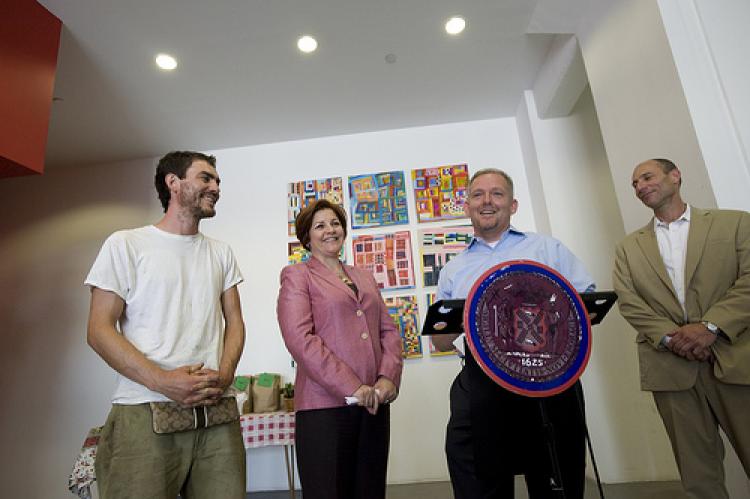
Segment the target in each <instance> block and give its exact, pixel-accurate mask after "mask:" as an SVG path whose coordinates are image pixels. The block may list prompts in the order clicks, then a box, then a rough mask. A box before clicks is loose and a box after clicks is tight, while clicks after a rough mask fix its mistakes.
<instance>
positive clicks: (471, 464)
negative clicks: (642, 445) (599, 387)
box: [433, 169, 594, 499]
mask: <svg viewBox="0 0 750 499" xmlns="http://www.w3.org/2000/svg"><path fill="white" fill-rule="evenodd" d="M517 209H518V201H517V200H516V199H514V197H513V180H512V179H511V178H510V176H509V175H508V174H507V173H505V172H503V171H502V170H497V169H484V170H480V171H478V172H476V173H475V174H474V175H473V176H472V178H471V180H470V182H469V189H468V198H467V201H466V204H465V205H464V211H465V212H466V215H467V216H469V217H470V218H471V223H472V225H473V226H474V239H473V241H472V242H471V244H469V246H468V248H466V250H465V251H463V252H462V253H460V254H459V255H457V256H456V257H454V258H453V259H452V260H451V261H450V262H448V264H447V265H446V266H445V267H444V268H443V269H442V271H441V272H440V278H439V281H438V292H437V299H438V300H444V299H464V298H466V297H467V295H468V293H469V291H470V290H471V288H472V286H473V285H474V283H475V282H476V281H477V279H478V278H479V277H480V276H481V275H482V274H483V273H484V272H485V271H486V270H488V269H489V268H491V267H493V266H495V265H497V264H498V263H501V262H505V261H508V260H517V259H524V260H533V261H536V262H539V263H543V264H545V265H547V266H549V267H552V268H553V269H555V270H556V271H557V272H559V273H560V274H562V275H563V276H564V277H565V278H566V279H567V280H568V281H570V283H571V284H572V285H573V287H575V289H576V290H577V291H578V292H583V291H592V290H593V289H594V281H593V279H592V278H591V276H590V275H589V274H588V272H587V271H586V269H585V268H584V266H583V264H582V263H581V261H580V260H578V258H576V257H575V255H573V253H571V252H570V250H568V249H567V248H566V247H565V246H564V245H563V244H562V243H560V241H557V240H556V239H554V238H552V237H549V236H545V235H542V234H535V233H532V232H522V231H519V230H517V229H515V228H513V227H511V225H510V217H511V215H513V214H515V213H516V210H517ZM462 336H463V335H462ZM433 341H434V343H435V345H436V346H437V348H438V349H440V350H444V351H446V350H451V349H453V348H456V349H457V350H458V351H459V353H461V354H463V353H464V350H465V348H464V340H463V338H462V337H459V336H458V335H436V336H433ZM465 354H466V357H465V362H464V367H463V369H462V370H461V372H460V373H459V374H458V376H456V379H455V381H454V382H453V385H452V387H451V392H450V406H451V417H450V421H449V422H448V428H447V435H446V443H445V449H446V454H447V457H448V470H449V472H450V476H451V483H452V485H453V492H454V496H455V498H456V499H479V498H483V499H495V498H513V494H514V491H513V481H514V475H517V474H523V475H525V478H526V487H527V489H528V492H529V497H530V499H541V498H550V497H558V496H556V495H555V494H556V492H555V491H554V490H553V487H554V485H553V484H552V481H551V478H552V477H553V471H552V459H551V457H550V454H551V453H550V451H549V447H550V440H549V439H548V438H547V433H546V432H545V430H544V427H543V425H542V419H541V408H540V405H541V404H540V400H541V401H543V402H542V404H544V411H545V412H546V414H547V418H548V420H549V422H551V423H552V429H553V430H552V431H553V434H552V437H551V440H552V443H553V447H554V453H555V454H556V456H557V462H558V463H559V466H560V478H561V480H562V484H561V485H562V487H563V488H564V493H565V497H566V499H577V498H582V497H583V490H584V470H585V466H586V458H585V441H584V436H585V426H584V415H583V414H584V413H583V392H582V390H581V385H580V382H576V383H575V384H574V385H572V386H571V387H570V388H568V389H567V390H565V391H563V392H562V393H560V394H557V395H553V396H551V397H544V398H541V399H539V398H529V397H523V396H521V395H516V394H514V393H512V392H509V391H507V390H505V389H504V388H502V387H500V386H499V385H497V384H495V383H494V382H493V381H492V380H491V379H490V378H489V377H487V376H486V375H485V374H484V372H483V371H482V370H481V369H480V368H479V366H478V365H477V364H476V361H474V359H473V358H472V356H471V352H469V351H466V352H465ZM556 485H560V484H556Z"/></svg>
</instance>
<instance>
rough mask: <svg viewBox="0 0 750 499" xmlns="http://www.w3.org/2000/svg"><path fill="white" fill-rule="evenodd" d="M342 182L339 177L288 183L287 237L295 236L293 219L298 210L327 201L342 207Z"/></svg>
mask: <svg viewBox="0 0 750 499" xmlns="http://www.w3.org/2000/svg"><path fill="white" fill-rule="evenodd" d="M342 185H343V180H342V178H341V177H331V178H321V179H317V180H303V181H301V182H290V183H289V187H288V188H287V222H288V224H289V235H290V236H293V235H295V231H294V219H295V218H297V215H299V212H300V210H302V208H305V207H307V206H310V204H311V203H312V202H313V201H315V200H317V199H327V200H328V201H330V202H331V203H333V204H337V205H339V206H341V207H342V208H343V207H344V193H343V191H342V190H341V187H342Z"/></svg>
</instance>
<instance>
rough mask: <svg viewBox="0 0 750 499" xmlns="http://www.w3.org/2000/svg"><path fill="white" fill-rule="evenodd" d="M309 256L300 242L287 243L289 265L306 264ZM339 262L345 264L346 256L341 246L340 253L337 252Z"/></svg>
mask: <svg viewBox="0 0 750 499" xmlns="http://www.w3.org/2000/svg"><path fill="white" fill-rule="evenodd" d="M310 255H311V253H310V252H309V251H307V250H306V249H305V248H304V247H303V246H302V243H301V242H299V241H292V242H290V243H288V248H287V256H288V261H289V264H290V265H293V264H295V263H301V262H306V261H308V260H309V259H310ZM339 260H341V261H342V262H344V263H346V254H345V252H344V247H343V246H342V247H341V251H339Z"/></svg>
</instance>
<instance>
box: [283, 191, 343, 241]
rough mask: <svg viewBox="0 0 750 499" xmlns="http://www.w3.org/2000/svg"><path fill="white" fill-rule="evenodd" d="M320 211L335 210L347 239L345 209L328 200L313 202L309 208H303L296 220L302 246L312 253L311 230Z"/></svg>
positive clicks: (298, 237)
mask: <svg viewBox="0 0 750 499" xmlns="http://www.w3.org/2000/svg"><path fill="white" fill-rule="evenodd" d="M320 210H333V212H334V213H335V214H336V218H338V219H339V222H341V227H343V229H344V237H346V212H345V211H344V209H343V208H342V207H341V206H339V205H337V204H335V203H332V202H330V201H328V200H327V199H318V200H317V201H313V202H312V203H311V204H310V205H309V206H306V207H305V208H302V211H300V212H299V215H297V218H295V219H294V230H295V232H296V233H297V239H299V242H301V243H302V246H303V247H304V248H305V249H306V250H307V251H310V229H311V228H312V222H313V218H314V217H315V214H316V213H317V212H319V211H320Z"/></svg>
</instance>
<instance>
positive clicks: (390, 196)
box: [349, 171, 409, 229]
mask: <svg viewBox="0 0 750 499" xmlns="http://www.w3.org/2000/svg"><path fill="white" fill-rule="evenodd" d="M349 206H350V208H351V217H352V229H362V228H365V227H378V226H383V225H400V224H407V223H409V211H408V208H407V202H406V185H405V182H404V172H400V171H393V172H382V173H373V174H367V175H354V176H351V177H349Z"/></svg>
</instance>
